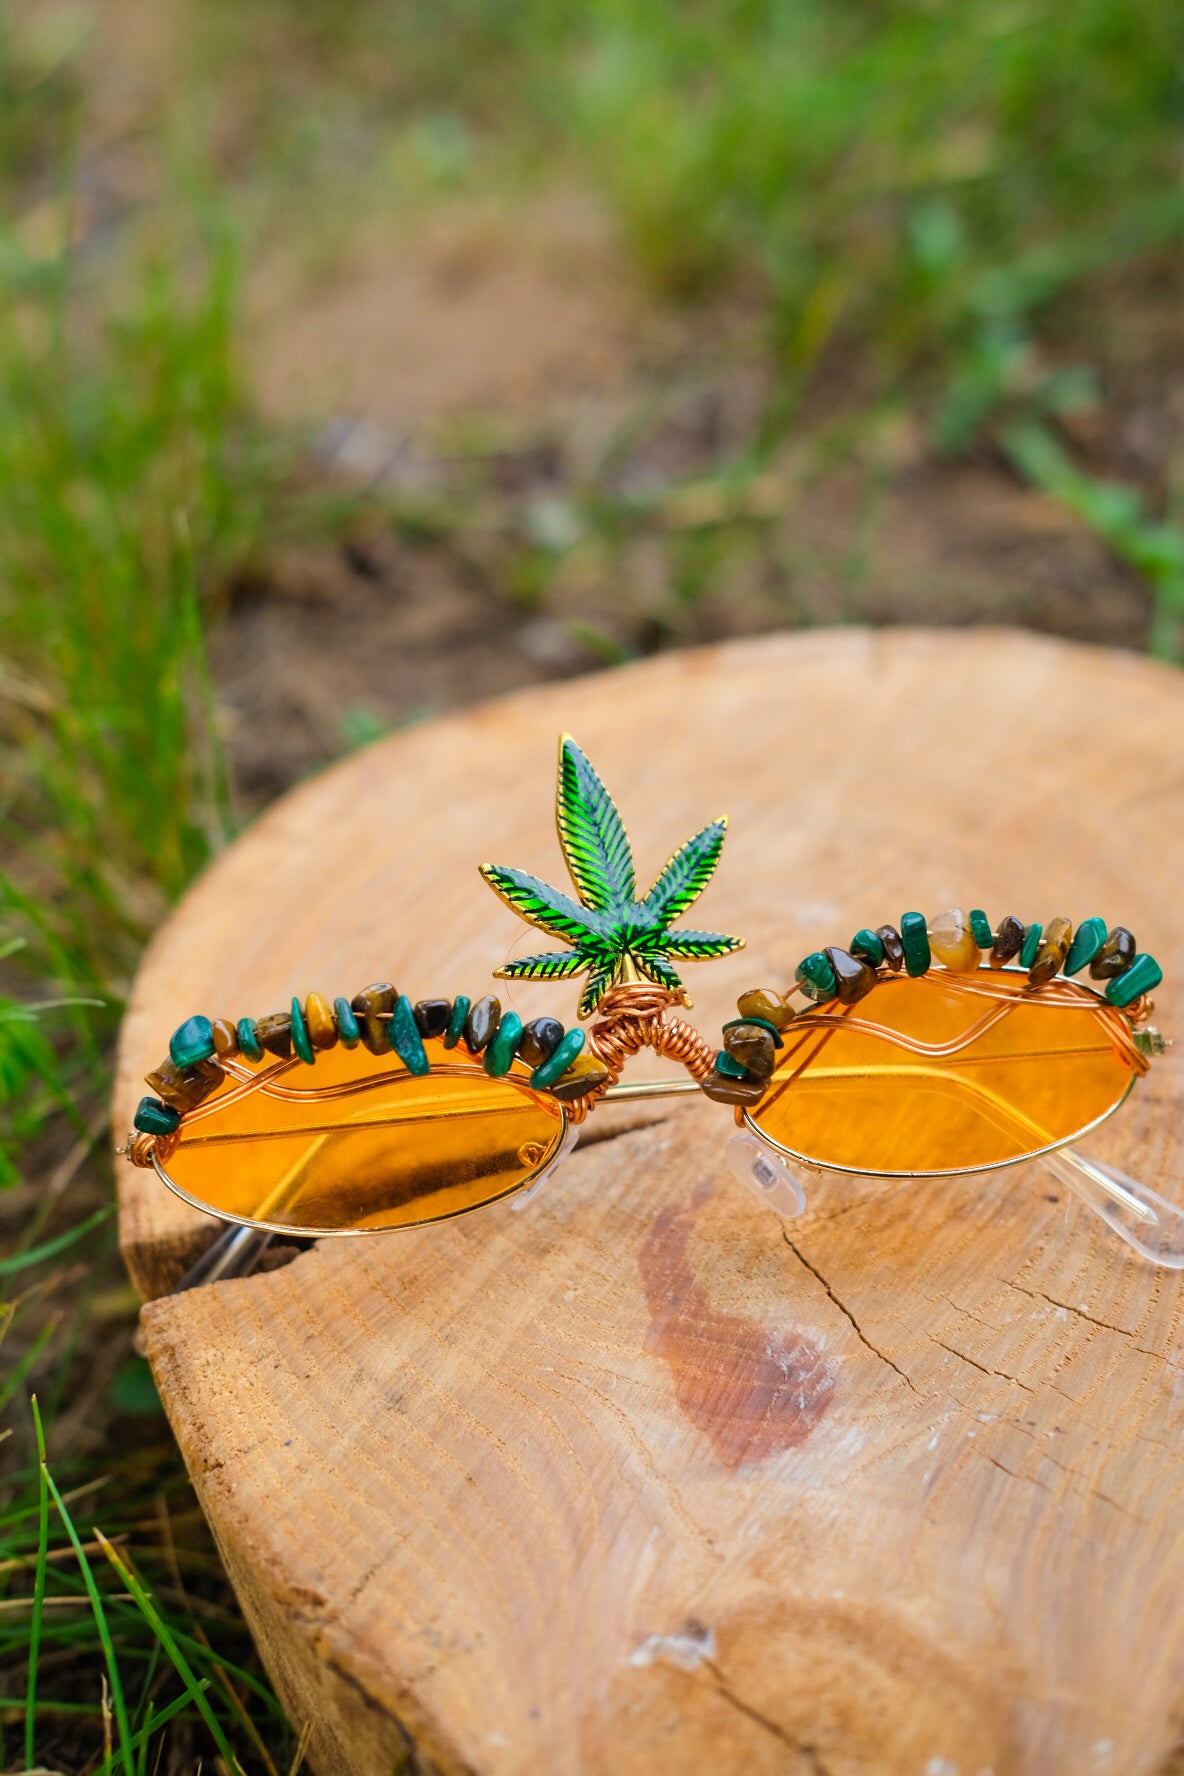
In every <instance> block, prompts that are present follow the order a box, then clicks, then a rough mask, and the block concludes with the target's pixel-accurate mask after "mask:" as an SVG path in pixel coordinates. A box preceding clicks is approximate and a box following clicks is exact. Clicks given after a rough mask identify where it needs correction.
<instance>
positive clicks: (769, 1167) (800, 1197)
mask: <svg viewBox="0 0 1184 1776" xmlns="http://www.w3.org/2000/svg"><path fill="white" fill-rule="evenodd" d="M724 1152H725V1154H726V1156H727V1161H728V1164H729V1166H730V1167H731V1169H732V1171H733V1172H734V1173H735V1175H736V1177H737V1178H739V1180H740V1182H741V1184H744V1185H746V1186H747V1187H748V1189H749V1190H751V1191H752V1194H753V1195H754V1196H756V1197H759V1198H760V1200H761V1202H763V1203H764V1204H765V1205H766V1207H767V1208H770V1209H772V1210H773V1211H774V1212H775V1213H776V1214H778V1215H780V1216H782V1218H783V1219H784V1220H786V1221H790V1220H792V1219H793V1217H794V1216H795V1215H800V1214H801V1212H802V1210H803V1209H804V1208H805V1206H806V1193H805V1191H804V1190H803V1189H802V1187H801V1185H800V1184H799V1182H798V1180H797V1177H796V1176H795V1174H794V1173H793V1172H792V1171H791V1170H790V1168H789V1166H787V1165H786V1163H785V1161H784V1160H783V1159H780V1158H779V1157H778V1156H777V1154H775V1153H771V1152H770V1151H769V1149H768V1148H767V1147H764V1146H762V1145H761V1143H760V1142H759V1141H758V1140H756V1139H755V1138H754V1137H753V1136H752V1135H733V1136H732V1139H731V1140H730V1141H729V1142H728V1144H727V1146H726V1147H725V1149H724Z"/></svg>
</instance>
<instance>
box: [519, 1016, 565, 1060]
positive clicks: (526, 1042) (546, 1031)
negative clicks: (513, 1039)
mask: <svg viewBox="0 0 1184 1776" xmlns="http://www.w3.org/2000/svg"><path fill="white" fill-rule="evenodd" d="M562 1041H563V1025H562V1024H561V1023H560V1022H559V1019H558V1018H553V1017H537V1018H535V1019H533V1021H532V1022H531V1023H529V1024H526V1025H525V1026H524V1028H523V1031H522V1034H521V1036H520V1037H519V1038H518V1053H519V1055H520V1056H521V1057H522V1059H523V1060H524V1061H525V1062H526V1065H527V1066H528V1067H541V1066H542V1064H543V1062H544V1061H545V1060H548V1059H549V1058H550V1056H551V1055H553V1054H554V1053H555V1050H556V1049H557V1048H558V1047H559V1044H560V1043H561V1042H562Z"/></svg>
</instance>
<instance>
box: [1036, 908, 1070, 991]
mask: <svg viewBox="0 0 1184 1776" xmlns="http://www.w3.org/2000/svg"><path fill="white" fill-rule="evenodd" d="M1072 942H1073V927H1072V925H1071V924H1070V923H1069V921H1068V919H1061V918H1057V919H1050V920H1049V922H1048V924H1047V925H1046V926H1045V928H1044V935H1043V937H1042V938H1041V940H1040V947H1039V948H1038V950H1037V951H1036V954H1035V956H1034V957H1033V958H1032V966H1031V968H1029V970H1028V981H1029V983H1030V985H1032V986H1034V987H1043V986H1045V985H1046V984H1047V983H1048V982H1049V981H1050V980H1053V979H1054V978H1055V976H1057V975H1058V974H1059V973H1060V972H1061V969H1062V968H1063V967H1064V966H1065V957H1066V956H1067V955H1068V954H1069V945H1070V944H1071V943H1072Z"/></svg>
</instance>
